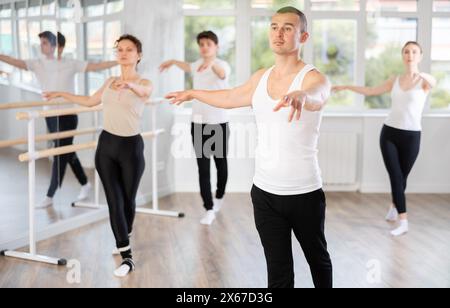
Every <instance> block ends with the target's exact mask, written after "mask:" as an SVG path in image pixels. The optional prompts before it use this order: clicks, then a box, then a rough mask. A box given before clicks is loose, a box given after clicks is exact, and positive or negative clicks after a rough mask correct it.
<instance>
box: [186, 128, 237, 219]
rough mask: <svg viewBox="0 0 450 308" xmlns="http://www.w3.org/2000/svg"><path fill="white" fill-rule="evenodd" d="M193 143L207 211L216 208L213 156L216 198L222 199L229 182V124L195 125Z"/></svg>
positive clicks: (192, 131)
mask: <svg viewBox="0 0 450 308" xmlns="http://www.w3.org/2000/svg"><path fill="white" fill-rule="evenodd" d="M191 134H192V142H193V144H194V150H195V155H196V157H197V164H198V173H199V180H200V193H201V196H202V199H203V205H204V207H205V209H206V210H208V211H209V210H212V209H213V206H214V202H213V197H212V193H211V156H212V157H214V162H215V164H216V168H217V190H216V198H217V199H222V198H223V197H224V195H225V190H226V186H227V181H228V160H227V156H228V141H229V137H230V128H229V125H228V123H224V124H217V125H210V124H195V123H192V127H191Z"/></svg>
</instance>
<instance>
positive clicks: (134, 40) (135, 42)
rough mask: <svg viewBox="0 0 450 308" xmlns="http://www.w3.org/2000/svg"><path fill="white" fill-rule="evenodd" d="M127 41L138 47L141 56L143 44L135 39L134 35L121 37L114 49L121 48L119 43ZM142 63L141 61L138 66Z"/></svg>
mask: <svg viewBox="0 0 450 308" xmlns="http://www.w3.org/2000/svg"><path fill="white" fill-rule="evenodd" d="M126 40H128V41H131V42H133V44H134V45H135V46H136V49H137V52H138V53H139V54H142V42H141V41H140V40H139V39H138V38H137V37H135V36H134V35H131V34H124V35H122V36H121V37H119V39H118V40H117V41H116V43H115V44H114V48H116V49H117V47H118V46H119V43H120V42H122V41H126ZM140 62H141V60H139V61H138V64H139V63H140Z"/></svg>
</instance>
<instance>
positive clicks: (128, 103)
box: [102, 81, 145, 137]
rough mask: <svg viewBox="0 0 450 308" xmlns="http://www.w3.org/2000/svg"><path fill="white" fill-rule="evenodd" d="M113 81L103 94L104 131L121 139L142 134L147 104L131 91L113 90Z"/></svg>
mask: <svg viewBox="0 0 450 308" xmlns="http://www.w3.org/2000/svg"><path fill="white" fill-rule="evenodd" d="M113 82H114V81H111V82H110V83H109V84H108V86H107V87H106V89H105V91H104V92H103V97H102V103H103V129H104V130H106V131H107V132H108V133H111V134H113V135H116V136H120V137H132V136H136V135H139V134H140V133H141V119H142V115H143V113H144V109H145V104H144V102H143V101H142V99H141V98H140V97H139V96H137V95H136V94H135V93H133V92H132V91H131V90H121V91H118V90H113V89H111V85H112V83H113Z"/></svg>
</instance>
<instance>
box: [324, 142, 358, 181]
mask: <svg viewBox="0 0 450 308" xmlns="http://www.w3.org/2000/svg"><path fill="white" fill-rule="evenodd" d="M319 163H320V167H321V169H322V177H323V181H324V185H328V186H341V185H342V186H346V185H355V184H357V179H358V135H357V134H355V133H324V134H322V135H321V136H320V141H319Z"/></svg>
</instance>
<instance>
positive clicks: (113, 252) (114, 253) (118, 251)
mask: <svg viewBox="0 0 450 308" xmlns="http://www.w3.org/2000/svg"><path fill="white" fill-rule="evenodd" d="M132 234H133V233H130V234H128V238H131V235H132ZM112 255H113V256H120V250H119V248H114V249H113V251H112Z"/></svg>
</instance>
